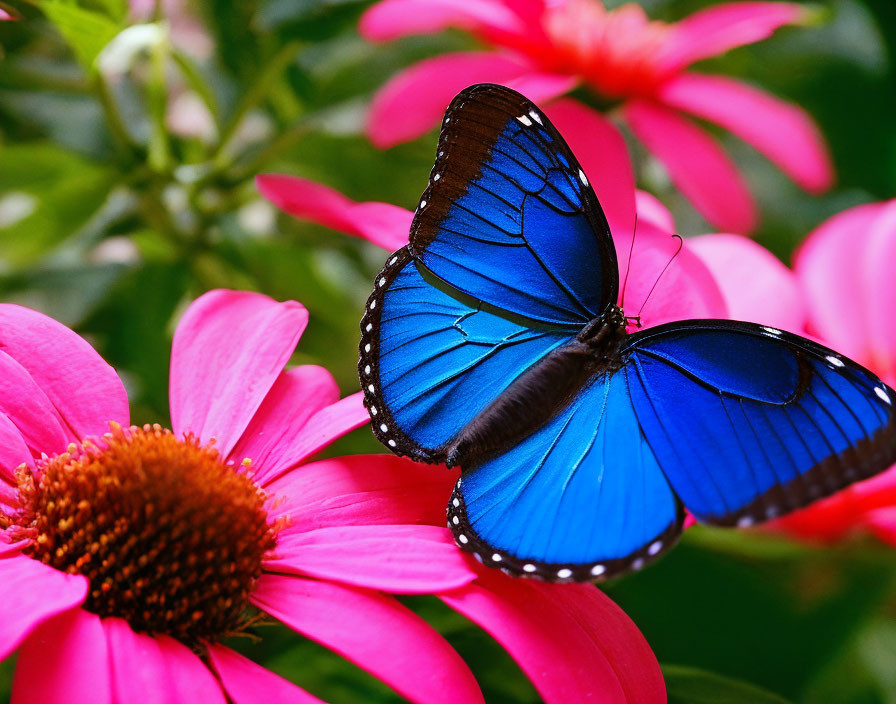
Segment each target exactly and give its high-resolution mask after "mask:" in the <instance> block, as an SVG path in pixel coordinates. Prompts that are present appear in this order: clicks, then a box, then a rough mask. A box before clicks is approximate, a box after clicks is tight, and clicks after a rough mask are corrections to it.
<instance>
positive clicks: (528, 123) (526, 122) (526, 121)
mask: <svg viewBox="0 0 896 704" xmlns="http://www.w3.org/2000/svg"><path fill="white" fill-rule="evenodd" d="M516 119H517V120H519V121H520V122H522V123H523V124H524V125H525V126H526V127H531V126H532V120H530V119H529V116H528V115H520V116H519V117H518V118H516Z"/></svg>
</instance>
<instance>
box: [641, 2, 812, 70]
mask: <svg viewBox="0 0 896 704" xmlns="http://www.w3.org/2000/svg"><path fill="white" fill-rule="evenodd" d="M808 15H809V13H808V10H807V9H806V8H805V7H801V6H800V5H797V4H796V3H787V2H736V3H729V4H725V5H716V6H714V7H708V8H706V9H705V10H701V11H699V12H695V13H694V14H693V15H691V16H690V17H687V18H685V19H684V20H682V21H681V22H677V23H676V24H675V25H673V34H672V36H671V37H670V39H669V41H668V43H667V44H666V46H664V47H663V49H662V50H661V52H660V56H659V57H658V60H659V61H660V62H661V63H662V65H663V66H664V67H665V68H666V69H667V70H668V71H670V72H671V71H677V70H680V69H682V68H684V67H685V66H688V65H690V64H692V63H694V62H695V61H699V60H700V59H706V58H709V57H710V56H717V55H718V54H724V53H725V52H726V51H730V50H731V49H734V48H735V47H738V46H743V45H744V44H753V43H754V42H759V41H762V40H763V39H767V38H768V37H770V36H771V35H772V34H773V33H774V32H775V30H776V29H778V28H779V27H783V26H784V25H788V24H798V23H800V22H803V21H805V20H806V19H807V17H808Z"/></svg>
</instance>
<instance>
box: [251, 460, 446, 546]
mask: <svg viewBox="0 0 896 704" xmlns="http://www.w3.org/2000/svg"><path fill="white" fill-rule="evenodd" d="M457 476H458V474H457V472H456V471H449V470H446V469H444V468H434V467H429V466H427V465H423V464H420V463H417V462H411V461H410V460H408V459H404V458H401V457H395V456H394V455H352V456H348V457H337V458H334V459H329V460H321V461H320V462H312V463H311V464H306V465H302V466H301V467H298V468H296V469H295V470H293V471H292V472H290V473H288V474H285V475H283V476H282V477H280V478H279V479H277V480H276V481H274V482H272V483H270V484H268V485H266V486H265V491H266V492H267V493H268V495H269V496H272V497H273V498H274V502H273V506H272V507H271V509H270V512H271V517H272V518H277V517H279V516H289V525H288V526H287V527H286V528H284V529H283V530H284V531H290V532H292V531H296V532H298V531H309V530H314V529H316V528H326V527H330V526H351V525H383V524H391V525H400V524H409V523H431V522H432V518H433V516H440V515H443V514H444V511H445V506H446V505H447V504H448V498H449V496H450V495H451V489H452V488H453V487H454V483H455V482H456V481H457Z"/></svg>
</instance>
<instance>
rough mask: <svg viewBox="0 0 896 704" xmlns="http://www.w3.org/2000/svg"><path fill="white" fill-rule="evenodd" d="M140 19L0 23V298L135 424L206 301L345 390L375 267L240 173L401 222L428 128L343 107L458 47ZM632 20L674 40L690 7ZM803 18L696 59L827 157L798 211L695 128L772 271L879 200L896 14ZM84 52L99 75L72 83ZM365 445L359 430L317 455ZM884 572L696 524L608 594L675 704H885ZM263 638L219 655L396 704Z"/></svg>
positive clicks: (117, 15) (732, 146)
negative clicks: (668, 26)
mask: <svg viewBox="0 0 896 704" xmlns="http://www.w3.org/2000/svg"><path fill="white" fill-rule="evenodd" d="M11 1H12V0H11ZM145 4H147V5H149V6H150V9H149V10H148V11H147V14H146V18H145V19H144V20H143V22H142V24H141V26H139V27H130V28H128V29H126V30H125V31H124V33H121V32H122V30H123V29H124V28H125V27H127V26H128V24H131V23H132V22H131V21H130V20H129V19H128V18H129V9H128V6H127V3H126V2H125V0H79V1H78V2H76V1H75V0H41V1H40V2H38V3H37V5H36V6H35V5H30V4H23V3H17V4H15V8H16V9H17V10H19V11H20V12H21V14H22V16H23V17H22V20H21V21H19V22H14V23H3V22H0V299H2V300H3V301H7V302H18V303H23V304H25V305H29V306H32V307H34V308H37V309H39V310H42V311H44V312H46V313H48V314H49V315H52V316H53V317H55V318H57V319H58V320H60V321H62V322H64V323H65V324H67V325H69V326H71V327H73V328H74V329H75V330H77V331H78V332H79V333H81V334H82V335H84V336H85V337H87V338H88V339H89V340H90V341H91V342H92V343H93V344H94V346H95V347H96V348H97V349H98V350H99V352H100V353H101V354H102V355H103V356H104V357H105V358H106V359H107V360H108V361H109V362H110V363H112V364H113V365H114V366H115V367H116V368H117V369H118V370H119V372H120V373H121V375H122V378H123V379H124V380H125V383H126V385H127V388H128V392H129V395H130V398H131V400H132V409H133V411H132V418H133V419H134V420H135V421H138V422H145V421H152V422H155V421H160V422H165V421H166V420H167V418H168V411H167V373H168V353H169V346H170V340H171V334H172V331H173V328H174V324H175V323H176V320H177V318H178V316H179V314H180V313H181V312H182V311H183V309H184V308H185V306H186V305H187V303H188V302H189V301H190V300H192V299H193V298H195V297H196V296H197V295H199V294H200V293H202V292H203V291H205V290H207V289H209V288H213V287H219V286H225V287H232V288H245V289H253V290H258V291H262V292H264V293H266V294H269V295H271V296H274V297H276V298H278V299H286V298H293V299H297V300H299V301H301V302H302V303H304V304H305V305H306V306H307V307H308V308H309V310H310V312H311V323H310V325H309V327H308V331H307V333H306V334H305V337H304V338H303V339H302V341H301V344H300V346H299V349H298V351H297V353H296V355H295V358H294V362H296V363H309V362H314V363H320V364H324V365H325V366H327V367H328V368H329V369H331V370H332V371H333V373H334V374H335V376H336V378H337V379H338V381H339V383H340V385H341V387H342V389H343V391H344V392H345V393H351V392H353V391H355V390H356V386H357V380H356V377H355V363H356V359H357V337H358V318H359V314H360V311H361V309H362V305H363V301H364V300H365V299H366V297H367V295H368V293H369V288H370V283H371V281H372V280H373V276H374V274H375V272H377V271H378V270H379V268H380V266H381V264H382V261H383V260H384V258H385V253H384V252H383V251H381V250H378V249H377V248H375V247H373V246H372V245H367V244H365V243H363V242H361V241H359V240H355V239H352V238H349V237H346V236H343V235H339V234H336V233H333V232H330V231H327V230H325V229H323V228H319V227H316V226H312V225H309V224H306V223H300V222H297V221H294V220H292V219H290V218H288V217H286V216H283V215H281V214H278V213H277V212H276V211H275V210H274V209H273V207H271V206H270V205H268V204H267V203H266V202H264V201H262V200H261V199H260V198H259V196H258V194H257V192H256V190H255V188H254V185H253V182H252V177H253V176H254V175H255V174H256V173H263V172H272V171H273V172H283V173H289V174H294V175H299V176H305V177H308V178H312V179H315V180H318V181H321V182H323V183H326V184H328V185H330V186H333V187H335V188H337V189H339V190H340V191H342V192H344V193H346V194H347V195H349V196H350V197H352V198H355V199H357V200H383V201H388V202H391V203H396V204H399V205H403V206H407V207H413V205H414V204H415V203H416V201H417V199H418V198H419V194H420V192H421V190H422V188H423V187H424V185H425V183H426V177H427V175H428V173H429V169H430V166H431V163H432V157H433V152H434V144H435V142H434V134H430V135H428V136H426V137H425V138H421V139H420V140H418V141H416V142H413V143H410V144H406V145H402V146H400V147H397V148H394V149H391V150H389V151H385V152H383V151H378V150H376V149H374V148H373V147H372V146H371V145H370V144H369V143H368V142H367V141H366V139H365V138H364V136H363V134H362V133H361V127H362V124H363V118H364V114H365V109H366V106H367V105H368V103H369V100H370V97H371V95H372V94H373V92H374V90H375V89H376V88H377V87H378V86H380V85H382V83H383V82H384V81H385V80H386V79H387V78H388V77H389V76H391V75H392V74H393V73H394V72H395V71H397V70H399V69H401V68H402V67H405V66H407V65H409V64H411V63H413V62H415V61H417V60H419V59H421V58H424V57H426V56H431V55H435V54H438V53H443V52H445V51H448V50H458V49H465V48H470V47H473V46H475V42H474V40H472V39H471V38H470V37H469V36H467V35H464V34H462V33H460V32H457V33H444V34H439V35H434V36H429V37H417V38H410V39H406V40H401V41H397V42H393V43H389V44H385V45H378V46H373V45H370V44H368V43H366V42H365V41H363V40H362V39H361V38H360V37H359V36H358V34H357V32H356V29H355V27H356V24H357V20H358V17H359V16H360V14H361V12H362V11H363V10H364V9H365V8H366V7H367V6H368V4H369V3H367V2H359V1H358V0H207V1H206V2H202V3H198V2H197V3H192V4H186V5H184V6H183V7H180V5H179V3H177V2H172V3H171V5H170V6H166V7H168V10H167V11H166V12H163V13H162V14H161V15H160V14H155V15H153V11H152V9H151V7H152V3H151V2H146V3H145ZM607 4H608V5H610V6H613V5H618V4H620V3H618V2H609V3H607ZM640 4H642V5H643V6H644V7H645V9H646V10H647V11H648V12H649V13H650V14H651V16H653V17H655V18H658V19H668V20H675V19H678V18H681V17H683V16H685V15H686V14H689V13H690V12H693V11H694V10H696V9H699V8H701V7H704V6H706V5H709V4H712V3H710V2H707V1H706V0H644V1H643V2H641V3H640ZM812 5H813V7H816V8H818V9H819V10H820V12H819V22H818V23H817V24H816V25H814V26H811V27H807V28H787V29H784V30H782V31H780V32H778V33H777V34H776V35H775V36H774V37H773V38H772V39H770V40H768V41H765V42H762V43H759V44H756V45H752V46H749V47H745V48H741V49H737V50H735V51H733V52H731V53H729V54H728V55H726V56H725V57H722V58H720V59H714V60H712V61H707V62H704V64H703V65H702V66H703V67H705V68H706V69H707V70H712V71H714V72H719V73H725V74H728V75H732V76H738V77H741V78H744V79H746V80H748V81H750V82H755V83H757V84H759V85H761V86H763V87H765V88H767V89H768V90H770V91H771V92H773V93H775V94H777V95H779V96H781V97H785V98H788V99H791V100H793V101H795V102H797V103H799V104H800V105H802V106H803V107H804V108H806V109H807V110H808V111H809V112H810V113H811V114H812V115H813V116H814V117H815V119H816V120H817V121H818V123H819V125H820V126H821V129H822V131H823V132H824V134H825V135H826V137H827V139H828V141H829V143H830V146H831V149H832V152H833V156H834V162H835V165H836V169H837V174H838V182H837V185H836V187H835V188H834V189H833V190H832V191H831V192H829V193H828V194H826V195H824V196H821V197H810V196H807V195H805V194H803V193H802V192H801V191H799V190H798V189H797V188H796V187H795V186H793V185H792V184H791V183H790V182H789V181H788V180H786V178H785V177H784V176H782V175H781V174H780V173H779V172H778V171H777V170H776V169H775V168H774V167H772V166H771V165H770V164H769V163H768V162H767V161H765V160H764V159H763V158H761V157H760V156H758V155H757V154H756V153H755V152H754V151H753V150H752V149H751V148H749V147H747V146H746V145H744V144H743V143H741V142H739V141H738V140H736V139H735V138H733V137H730V136H729V135H726V134H723V133H721V132H716V134H717V136H719V138H720V139H721V140H722V141H723V143H724V144H725V147H726V148H727V149H728V150H729V153H731V154H732V155H733V156H734V157H735V159H736V160H737V162H738V163H739V165H740V167H741V169H742V171H743V172H744V173H745V174H746V177H747V180H748V182H749V184H750V186H751V188H752V189H753V190H754V192H755V193H756V194H757V197H758V200H759V204H760V209H761V213H762V223H761V227H760V229H759V231H758V233H757V238H758V240H759V241H760V242H762V243H763V244H764V245H766V246H767V247H769V248H770V249H771V250H772V251H774V252H775V253H776V254H777V255H779V256H780V257H781V258H782V259H784V260H785V261H789V259H790V256H791V253H792V251H793V249H794V248H795V247H796V246H797V245H798V243H799V242H800V241H801V239H802V238H803V237H804V236H805V235H806V234H807V233H808V232H809V230H811V229H812V228H813V227H814V226H816V225H817V224H819V223H820V222H821V221H823V220H824V219H825V218H827V217H828V216H830V215H832V214H834V213H835V212H837V211H839V210H842V209H843V208H846V207H848V206H851V205H854V204H857V203H860V202H867V201H872V200H881V199H884V198H889V197H893V196H894V195H896V69H894V60H893V56H894V52H896V2H894V1H893V0H818V1H816V2H814V3H813V4H812ZM179 7H180V9H178V8H179ZM166 14H167V20H166V17H165V16H164V15H166ZM203 28H204V29H203ZM110 41H113V44H112V45H111V46H109V47H107V43H108V42H110ZM104 47H107V48H106V50H105V51H104V52H103V55H102V57H101V59H100V63H101V65H102V66H103V71H102V72H97V71H93V70H87V69H86V67H89V66H92V65H94V62H95V60H96V58H97V56H98V54H99V53H100V51H101V50H103V49H104ZM634 158H635V161H636V166H637V168H638V172H639V174H640V175H641V179H640V183H641V185H642V186H643V187H646V188H648V189H650V190H652V191H653V192H654V193H656V194H657V195H658V196H659V197H660V198H661V199H662V200H663V201H664V202H665V203H666V204H667V205H668V206H669V207H670V208H671V209H672V210H673V212H674V214H675V215H676V219H677V223H678V228H679V231H680V232H682V234H701V233H704V232H708V231H709V227H708V226H707V225H706V223H705V222H703V221H702V220H701V219H700V217H699V216H698V215H697V214H696V213H695V212H694V211H693V209H692V208H691V207H690V206H689V205H688V204H687V203H686V202H685V201H684V200H683V199H682V198H681V197H680V196H678V195H677V194H676V193H675V192H674V191H673V190H672V189H671V187H670V186H669V185H668V183H667V182H665V180H664V179H663V177H662V175H661V174H659V173H658V170H657V169H656V168H654V166H653V165H652V164H651V163H649V162H648V161H647V157H646V155H645V154H644V153H643V152H641V151H636V152H635V153H634ZM379 450H380V448H379V446H378V445H377V443H376V442H375V441H374V440H373V438H372V436H371V435H370V434H369V432H368V431H367V430H366V429H365V430H361V431H358V432H356V433H354V434H352V435H351V436H349V437H348V438H346V439H344V440H342V441H340V442H339V443H337V445H336V446H335V447H334V448H333V449H332V450H331V452H332V453H354V452H364V451H379ZM894 567H896V560H894V556H893V554H892V551H891V550H889V549H887V548H884V547H882V546H880V545H876V544H874V543H872V542H871V541H870V540H869V541H859V540H857V541H852V542H850V543H849V544H844V545H841V546H838V547H836V548H825V549H822V548H819V547H813V546H807V545H800V544H796V543H793V542H790V541H787V540H785V539H783V538H778V537H772V536H767V535H761V534H755V533H753V534H744V533H728V532H720V531H713V530H710V529H705V528H697V529H695V530H692V531H689V532H688V534H687V536H686V538H685V539H684V541H683V543H682V545H680V546H679V547H678V548H677V549H676V550H674V551H672V553H671V554H670V555H669V556H668V557H666V558H665V559H664V560H662V561H661V562H660V563H659V564H657V565H655V566H653V567H650V568H648V569H646V570H645V571H644V572H642V573H640V574H637V575H634V576H630V577H626V578H624V579H621V580H618V581H616V582H614V583H611V584H610V585H608V586H606V587H605V588H606V590H607V591H608V592H609V593H610V594H611V596H612V597H613V598H614V599H615V600H617V601H618V603H619V604H620V605H621V606H622V607H623V608H624V609H625V610H626V611H627V612H628V613H629V614H630V615H631V617H632V618H633V619H634V620H635V622H636V623H637V624H638V625H639V627H640V628H641V629H642V631H643V632H644V634H645V635H646V637H647V639H648V640H649V642H650V643H651V645H652V646H653V648H654V650H655V652H656V654H657V657H658V658H659V660H660V662H661V663H662V664H663V666H664V668H665V672H666V675H667V682H668V686H669V693H670V701H672V702H681V703H684V702H688V703H692V704H701V703H706V704H709V703H712V702H718V703H719V704H721V703H722V702H729V703H732V704H734V703H736V702H759V703H760V704H761V703H762V702H781V701H791V702H803V703H806V704H816V703H818V704H823V703H824V704H827V703H831V702H843V703H849V704H876V703H880V704H889V703H894V704H896V620H894V616H896V584H894V574H896V569H894ZM408 603H410V604H411V606H412V607H413V608H415V609H416V610H418V611H419V612H420V613H422V614H423V615H425V616H426V617H427V618H428V619H430V620H431V621H432V622H433V623H434V624H436V625H437V627H438V628H439V629H440V630H441V632H443V633H444V634H445V635H446V636H447V637H448V638H449V640H450V641H451V642H452V643H453V644H454V645H455V646H456V647H457V649H458V650H459V651H460V653H461V654H462V655H463V657H464V658H465V659H466V660H467V661H468V662H469V663H470V665H471V667H472V668H473V670H474V673H475V674H476V675H477V678H478V679H479V681H480V683H481V684H482V687H483V690H484V692H485V695H486V699H487V701H489V702H535V701H538V697H537V695H536V694H535V692H534V690H533V689H532V688H531V686H530V685H529V684H528V683H527V682H526V680H525V678H524V677H523V675H522V674H521V673H520V671H519V670H518V669H517V668H516V666H515V665H514V664H513V662H512V661H511V660H510V659H509V657H508V656H507V655H506V654H505V653H504V652H503V650H502V649H501V648H500V647H498V646H497V645H496V644H495V643H494V642H492V641H491V640H490V639H489V638H488V637H487V636H486V635H484V634H483V633H482V632H481V631H479V630H478V629H476V628H475V627H473V626H471V625H469V624H468V623H467V622H466V621H464V620H463V619H462V618H460V617H458V616H456V615H455V614H454V613H453V612H451V611H449V610H448V609H446V608H444V607H442V606H440V605H439V604H438V603H436V602H435V600H433V599H428V598H415V599H411V600H409V602H408ZM262 635H263V636H264V638H263V640H262V641H261V642H259V643H257V644H253V643H251V642H241V643H237V644H236V647H238V648H240V649H241V650H242V651H243V652H246V653H247V654H249V655H250V656H251V657H252V658H254V659H255V660H257V661H259V662H261V663H263V664H265V665H267V666H268V667H270V668H272V669H274V670H275V671H277V672H280V673H281V674H283V675H284V676H286V677H288V678H290V679H292V680H293V681H295V682H297V683H298V684H300V685H302V686H303V687H306V688H307V689H309V690H311V691H312V692H314V693H315V694H317V695H318V696H320V697H322V698H324V699H326V700H327V701H331V702H391V701H398V698H397V697H396V696H395V695H394V694H392V693H391V692H390V691H389V690H387V689H386V688H384V687H383V686H382V685H379V684H378V683H376V682H375V681H374V680H373V679H372V678H370V677H368V676H366V675H365V674H363V673H361V672H360V671H359V670H357V669H355V668H353V667H352V666H350V665H347V664H346V663H345V662H344V661H343V660H341V659H340V658H338V657H337V656H334V655H332V654H330V653H329V652H327V651H325V650H323V649H321V648H319V647H317V646H315V645H314V644H311V643H309V642H307V641H304V640H302V639H300V638H298V637H297V636H294V635H292V634H291V633H289V632H287V631H286V630H285V629H280V628H278V627H265V628H264V629H263V631H262ZM11 673H12V661H7V662H6V663H4V664H2V665H0V699H3V698H6V697H8V692H9V685H10V681H11ZM755 687H759V688H761V689H757V688H755Z"/></svg>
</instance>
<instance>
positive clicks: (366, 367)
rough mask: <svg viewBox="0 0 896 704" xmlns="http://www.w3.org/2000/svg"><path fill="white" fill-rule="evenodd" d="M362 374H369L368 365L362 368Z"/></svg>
mask: <svg viewBox="0 0 896 704" xmlns="http://www.w3.org/2000/svg"><path fill="white" fill-rule="evenodd" d="M364 373H365V374H370V365H369V364H368V365H366V366H365V367H364Z"/></svg>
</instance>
